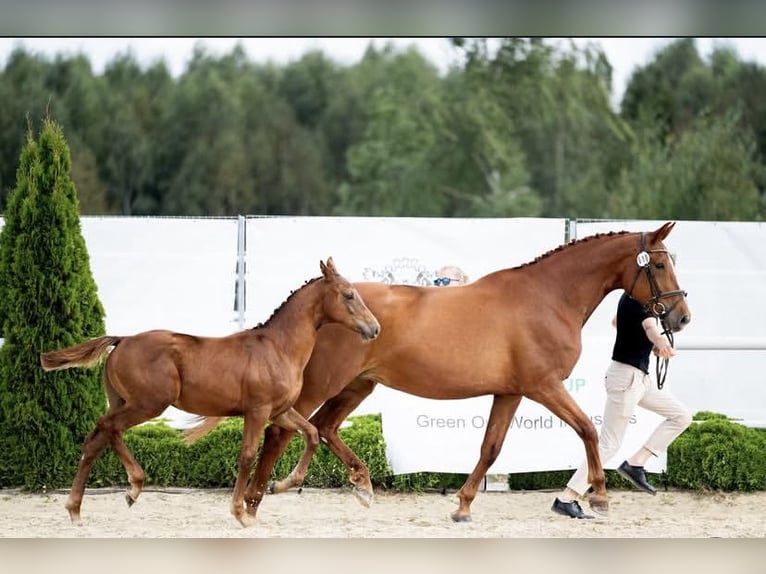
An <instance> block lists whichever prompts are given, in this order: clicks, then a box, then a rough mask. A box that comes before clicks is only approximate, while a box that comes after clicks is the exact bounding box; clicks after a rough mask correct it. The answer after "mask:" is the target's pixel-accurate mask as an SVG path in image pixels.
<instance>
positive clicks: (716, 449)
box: [88, 412, 766, 491]
mask: <svg viewBox="0 0 766 574" xmlns="http://www.w3.org/2000/svg"><path fill="white" fill-rule="evenodd" d="M349 422H350V423H351V425H350V426H347V427H345V428H342V429H341V430H340V435H341V437H342V438H343V440H344V441H345V442H346V443H347V444H348V445H349V447H350V448H351V449H352V450H353V451H354V452H355V453H357V454H358V455H359V457H360V458H361V459H362V460H363V461H364V462H365V463H366V464H367V465H368V467H369V469H370V478H371V480H372V483H373V486H374V487H375V488H376V489H393V490H397V491H424V490H445V489H449V490H453V489H457V488H460V487H461V486H462V484H463V482H464V481H465V479H466V477H467V475H465V474H441V473H428V472H421V473H415V474H409V475H400V476H393V475H392V474H391V469H390V467H389V465H388V462H387V460H386V456H385V444H384V441H383V433H382V426H381V419H380V416H379V415H365V416H360V417H351V418H350V419H349ZM241 440H242V420H241V419H240V418H230V419H228V420H226V421H225V422H223V423H222V424H220V425H219V426H218V427H216V428H215V429H214V430H213V431H212V432H210V433H208V434H207V435H206V436H205V437H203V438H202V439H201V440H200V441H198V442H197V443H195V444H194V445H192V446H191V447H187V446H186V445H185V444H184V441H183V437H182V435H181V432H180V431H178V430H175V429H171V428H170V427H168V426H167V425H166V424H165V423H163V422H157V423H150V424H146V425H142V426H140V427H136V428H133V429H131V430H129V431H128V432H127V433H126V434H125V441H126V443H127V445H128V447H129V448H130V450H131V452H133V454H134V455H135V457H136V459H137V460H138V461H139V462H140V463H141V465H142V466H143V468H144V470H145V472H146V484H149V485H158V486H177V487H198V488H210V487H220V488H231V487H233V485H234V481H235V480H236V472H237V459H238V456H239V447H240V444H241ZM302 451H303V440H302V439H301V438H300V437H295V438H294V439H293V440H292V441H291V443H290V444H289V445H288V448H287V450H286V451H285V453H284V454H283V455H282V457H281V458H280V459H279V460H278V461H277V464H276V465H275V467H274V472H273V474H272V478H284V477H285V476H287V474H288V473H289V472H290V471H291V470H292V468H293V466H294V465H295V464H296V462H297V461H298V458H299V457H300V454H301V452H302ZM571 473H572V471H570V470H565V471H554V472H529V473H520V474H512V475H509V479H508V483H509V486H510V487H511V489H513V490H539V489H557V488H563V487H564V485H565V484H566V482H567V480H569V477H570V476H571ZM606 478H607V488H609V489H622V488H629V487H630V486H629V485H628V484H627V482H626V481H625V480H624V479H623V478H622V477H620V476H619V475H618V474H617V473H616V472H615V471H612V470H607V472H606ZM347 481H348V478H347V472H346V469H345V468H344V467H343V465H342V464H341V463H340V461H338V459H336V458H335V456H334V455H333V454H332V453H331V452H330V450H329V449H328V448H327V446H326V445H324V444H320V446H319V449H318V451H317V454H316V456H315V457H314V460H313V461H312V463H311V466H310V467H309V470H308V474H307V476H306V481H305V485H306V486H309V487H315V488H339V487H342V486H344V485H346V484H347ZM126 482H127V479H126V475H125V471H124V470H123V468H122V465H121V464H120V462H119V460H118V459H117V457H116V456H115V455H114V453H113V452H111V450H110V451H108V452H107V453H105V455H104V456H103V457H102V458H101V459H100V460H99V461H98V462H97V463H96V465H95V466H94V469H93V472H92V473H91V476H90V481H89V483H88V484H89V486H113V485H123V484H126ZM659 482H660V484H664V485H666V486H670V487H675V488H682V489H691V490H724V491H731V490H741V491H751V490H766V431H765V430H764V429H752V428H747V427H744V426H742V425H740V424H737V423H736V422H735V421H732V420H729V419H727V418H726V417H725V416H723V415H719V414H716V413H709V412H701V413H698V414H697V415H696V416H695V422H694V423H693V424H692V425H691V426H690V427H689V428H688V429H687V430H686V431H685V432H684V433H683V434H682V435H681V436H680V437H678V439H676V440H675V441H674V442H673V444H672V445H671V447H670V449H669V450H668V472H667V474H664V475H663V476H662V478H661V479H659Z"/></svg>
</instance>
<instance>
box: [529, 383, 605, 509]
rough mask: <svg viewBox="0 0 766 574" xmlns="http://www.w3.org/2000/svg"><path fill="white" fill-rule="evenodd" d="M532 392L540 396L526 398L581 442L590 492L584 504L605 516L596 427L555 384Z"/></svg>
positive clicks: (563, 390) (539, 386)
mask: <svg viewBox="0 0 766 574" xmlns="http://www.w3.org/2000/svg"><path fill="white" fill-rule="evenodd" d="M536 389H537V390H540V389H542V392H535V393H533V394H528V395H527V396H528V397H529V398H530V399H532V400H534V401H537V402H538V403H540V404H541V405H543V406H544V407H546V408H547V409H548V410H549V411H551V412H552V413H553V414H554V415H556V416H557V417H559V418H560V419H561V420H563V421H564V422H565V423H567V424H568V425H569V426H570V427H572V428H573V429H574V431H575V432H576V433H577V434H578V436H579V437H580V438H581V439H582V441H583V444H584V445H585V455H586V457H587V460H588V482H590V484H591V486H593V491H594V492H593V494H592V495H591V496H590V497H589V498H588V502H589V503H590V506H591V508H593V510H595V511H596V512H599V513H602V514H606V513H607V512H608V511H609V499H608V497H607V495H606V480H605V477H604V468H603V467H602V466H601V455H600V454H599V452H598V433H597V432H596V427H595V426H594V425H593V422H592V421H591V420H590V418H589V417H588V415H586V414H585V413H584V412H583V410H582V409H581V408H580V406H579V405H578V404H577V402H576V401H575V400H574V399H573V398H572V395H570V394H569V393H568V392H567V391H566V389H565V388H564V385H562V384H561V383H560V382H559V381H551V382H550V383H549V384H547V385H545V384H542V383H541V384H539V385H538V386H537V387H536Z"/></svg>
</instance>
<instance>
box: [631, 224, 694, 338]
mask: <svg viewBox="0 0 766 574" xmlns="http://www.w3.org/2000/svg"><path fill="white" fill-rule="evenodd" d="M674 226H675V223H674V222H668V223H666V224H664V225H663V226H662V227H660V228H659V229H657V230H655V231H651V232H647V233H641V234H640V239H639V241H638V242H637V243H636V250H635V257H633V258H631V260H632V261H633V263H632V265H631V266H630V269H628V270H627V271H626V274H625V275H626V277H625V278H624V282H625V284H627V285H629V286H630V288H629V289H628V295H630V296H631V297H633V298H634V299H636V300H637V301H639V302H641V303H643V304H644V307H645V308H646V310H647V311H649V312H650V313H652V315H654V316H655V317H659V318H660V319H661V320H662V322H663V326H664V327H665V328H666V329H669V330H671V331H673V332H676V331H680V330H681V329H683V328H684V327H685V326H686V325H687V324H689V322H690V321H691V319H692V315H691V311H690V310H689V306H688V305H687V304H686V291H684V290H683V289H681V288H680V287H679V286H678V280H677V279H676V271H675V266H674V262H673V257H672V256H671V254H670V253H669V252H668V249H667V248H666V247H665V244H664V243H663V241H664V240H665V238H666V237H667V236H668V234H669V233H670V232H671V230H672V229H673V227H674ZM625 280H627V281H625Z"/></svg>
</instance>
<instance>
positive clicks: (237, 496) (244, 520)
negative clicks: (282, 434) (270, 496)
mask: <svg viewBox="0 0 766 574" xmlns="http://www.w3.org/2000/svg"><path fill="white" fill-rule="evenodd" d="M267 418H268V412H265V410H264V409H261V410H260V411H248V412H246V413H245V414H244V419H245V425H244V429H243V432H242V447H241V449H240V452H239V469H238V472H237V481H236V483H235V484H234V493H233V494H232V496H231V513H232V514H233V515H234V518H236V519H237V520H238V521H239V523H240V524H241V525H242V526H244V527H246V528H247V527H248V526H252V525H253V523H254V522H255V514H254V513H252V514H251V513H248V512H245V488H246V487H247V479H248V476H249V475H250V470H251V468H252V466H253V462H254V461H255V455H256V452H257V449H258V442H259V440H260V438H261V432H262V431H263V427H264V426H265V425H266V420H267Z"/></svg>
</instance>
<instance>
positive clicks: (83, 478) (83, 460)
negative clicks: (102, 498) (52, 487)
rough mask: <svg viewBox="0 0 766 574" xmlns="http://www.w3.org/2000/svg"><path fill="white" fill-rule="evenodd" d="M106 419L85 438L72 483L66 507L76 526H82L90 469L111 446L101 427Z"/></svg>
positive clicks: (98, 423) (100, 421)
mask: <svg viewBox="0 0 766 574" xmlns="http://www.w3.org/2000/svg"><path fill="white" fill-rule="evenodd" d="M104 418H106V415H105V416H103V417H101V418H100V419H99V421H98V422H97V423H96V428H94V429H93V431H92V432H91V433H90V434H89V435H88V436H87V437H85V442H84V443H83V447H82V455H81V456H80V462H79V463H78V465H77V473H76V474H75V477H74V480H73V481H72V488H71V490H70V491H69V497H68V498H67V501H66V504H65V505H64V506H65V508H66V509H67V510H68V511H69V519H70V520H71V521H72V522H74V523H75V524H80V522H81V519H80V507H81V505H82V497H83V494H84V493H85V483H86V482H87V481H88V475H89V474H90V469H91V468H92V467H93V463H94V462H96V460H98V458H99V457H100V456H101V454H102V453H103V452H104V450H105V449H106V447H107V446H109V435H107V433H106V432H104V430H103V428H102V426H101V425H102V421H103V419H104Z"/></svg>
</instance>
